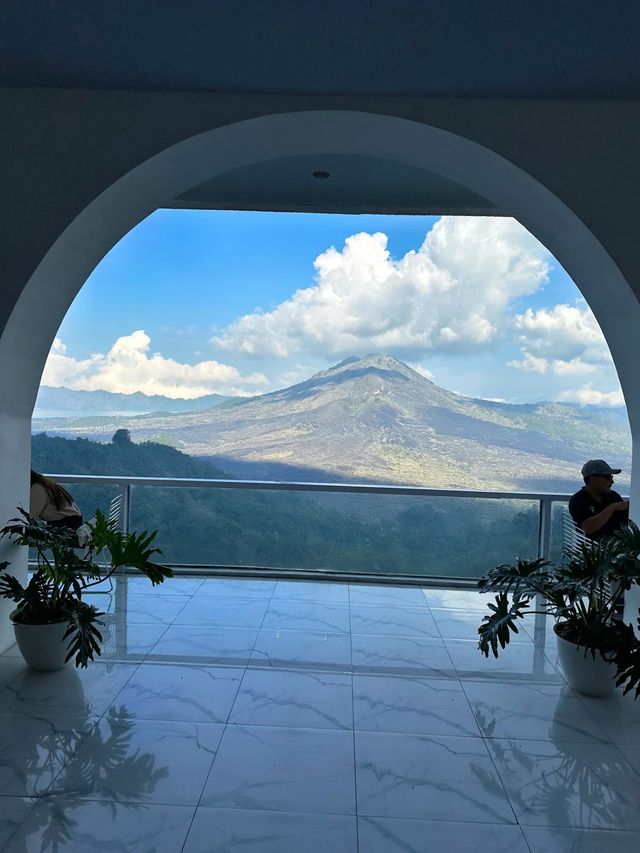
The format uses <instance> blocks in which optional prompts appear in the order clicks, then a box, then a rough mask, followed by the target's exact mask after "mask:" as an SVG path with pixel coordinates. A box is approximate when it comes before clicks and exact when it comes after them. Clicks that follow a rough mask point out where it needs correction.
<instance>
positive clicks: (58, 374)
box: [42, 329, 267, 400]
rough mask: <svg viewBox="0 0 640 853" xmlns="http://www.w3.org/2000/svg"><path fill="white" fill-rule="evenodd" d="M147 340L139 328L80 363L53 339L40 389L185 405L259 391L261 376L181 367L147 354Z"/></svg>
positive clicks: (214, 365) (226, 368) (216, 367)
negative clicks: (181, 401)
mask: <svg viewBox="0 0 640 853" xmlns="http://www.w3.org/2000/svg"><path fill="white" fill-rule="evenodd" d="M150 348H151V338H150V337H149V336H148V335H147V334H146V332H144V331H143V330H142V329H138V330H137V331H135V332H132V333H131V334H130V335H124V336H123V337H121V338H118V339H117V340H116V342H115V343H114V344H113V346H112V347H111V349H110V350H109V351H108V352H107V353H105V354H103V353H96V354H94V355H91V356H90V357H89V358H86V359H76V358H73V357H71V356H68V355H67V354H66V347H65V345H64V343H63V342H62V341H61V340H60V339H59V338H56V340H55V341H54V343H53V346H52V348H51V352H50V353H49V357H48V359H47V363H46V366H45V369H44V373H43V375H42V384H43V385H48V386H50V387H53V388H59V387H61V386H64V387H66V388H71V389H72V390H75V391H96V390H101V391H113V392H117V393H123V394H130V393H133V392H135V391H142V392H143V393H145V394H150V395H153V394H159V395H164V396H166V397H170V398H172V399H176V398H184V399H187V400H190V399H193V398H194V397H200V396H203V395H205V394H213V393H219V394H230V395H233V394H247V393H252V392H253V390H254V389H257V388H261V387H263V386H264V385H265V384H266V382H267V380H266V378H265V377H264V376H263V375H262V374H261V373H251V374H249V375H247V376H243V375H242V374H241V373H240V371H239V370H237V368H235V367H232V366H230V365H228V364H221V363H220V362H218V361H200V362H197V363H196V364H182V363H180V362H178V361H175V360H174V359H172V358H165V357H164V356H163V355H161V354H160V353H157V352H156V353H150Z"/></svg>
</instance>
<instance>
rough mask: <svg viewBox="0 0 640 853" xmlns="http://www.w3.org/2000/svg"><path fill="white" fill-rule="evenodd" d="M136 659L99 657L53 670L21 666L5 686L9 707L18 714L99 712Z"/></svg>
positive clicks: (113, 695)
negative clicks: (80, 665)
mask: <svg viewBox="0 0 640 853" xmlns="http://www.w3.org/2000/svg"><path fill="white" fill-rule="evenodd" d="M137 668H138V663H111V662H103V661H102V660H97V661H94V663H90V664H89V666H88V667H87V668H86V669H77V668H76V667H75V666H74V665H73V664H72V663H68V664H67V665H66V666H65V667H63V668H62V669H58V670H56V671H55V672H34V671H33V670H30V669H24V670H23V671H22V673H21V674H20V675H19V676H18V677H17V678H16V679H14V681H12V682H11V684H9V685H8V686H7V687H6V688H5V692H6V693H11V694H13V701H12V703H11V710H12V711H14V712H16V713H22V714H46V713H48V712H49V711H51V710H56V711H58V712H59V713H64V714H72V715H75V716H86V715H87V714H97V715H100V714H103V713H104V712H105V711H106V709H107V708H108V707H109V706H110V705H111V704H112V702H113V700H114V699H115V697H116V696H117V695H118V693H119V692H120V691H121V690H122V688H123V687H124V685H125V684H126V683H127V681H128V680H129V679H130V678H131V676H132V675H133V673H134V672H135V671H136V669H137Z"/></svg>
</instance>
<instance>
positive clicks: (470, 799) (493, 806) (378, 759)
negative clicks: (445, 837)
mask: <svg viewBox="0 0 640 853" xmlns="http://www.w3.org/2000/svg"><path fill="white" fill-rule="evenodd" d="M355 738H356V780H357V792H358V814H359V815H361V816H365V815H366V816H370V817H408V818H419V819H422V820H429V819H434V820H450V821H477V822H479V823H515V822H516V821H515V817H514V815H513V810H512V809H511V806H510V805H509V800H508V799H507V795H506V794H505V792H504V790H503V788H502V784H501V782H500V779H499V777H498V775H497V774H496V771H495V768H494V766H493V763H492V761H491V758H490V757H489V754H488V752H487V748H486V746H485V745H484V741H483V740H482V739H481V738H472V737H444V736H437V737H436V736H433V735H432V736H427V735H413V734H412V735H408V734H403V735H400V734H387V733H381V732H356V736H355Z"/></svg>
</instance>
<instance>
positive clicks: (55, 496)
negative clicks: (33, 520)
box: [31, 469, 73, 509]
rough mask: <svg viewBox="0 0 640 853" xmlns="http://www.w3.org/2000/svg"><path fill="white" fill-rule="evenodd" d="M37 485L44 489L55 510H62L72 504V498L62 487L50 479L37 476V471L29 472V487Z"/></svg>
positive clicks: (40, 475)
mask: <svg viewBox="0 0 640 853" xmlns="http://www.w3.org/2000/svg"><path fill="white" fill-rule="evenodd" d="M36 483H37V484H38V485H39V486H42V487H43V489H46V492H47V494H48V495H49V499H50V500H51V501H52V502H53V504H54V505H55V508H56V509H63V508H64V507H65V506H69V505H70V504H72V503H73V498H72V497H71V495H70V494H69V492H68V491H67V490H66V489H65V488H64V487H63V486H60V485H58V483H56V482H54V480H52V479H51V478H50V477H44V476H43V475H42V474H38V472H37V471H34V470H33V469H32V470H31V485H32V486H33V485H35V484H36Z"/></svg>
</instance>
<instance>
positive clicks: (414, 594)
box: [349, 583, 427, 607]
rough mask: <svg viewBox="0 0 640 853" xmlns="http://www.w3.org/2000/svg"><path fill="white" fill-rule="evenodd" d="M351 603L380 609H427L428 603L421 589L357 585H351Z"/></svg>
mask: <svg viewBox="0 0 640 853" xmlns="http://www.w3.org/2000/svg"><path fill="white" fill-rule="evenodd" d="M349 601H350V603H351V604H372V605H376V606H378V607H388V606H389V605H392V604H399V605H405V606H409V607H425V606H426V603H427V602H426V599H425V597H424V593H423V592H422V590H421V589H420V588H419V587H414V586H390V585H389V586H387V585H384V584H357V583H352V584H349Z"/></svg>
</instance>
